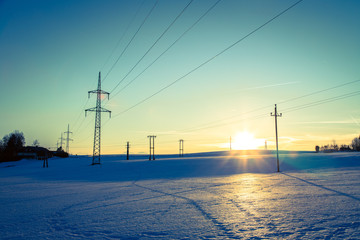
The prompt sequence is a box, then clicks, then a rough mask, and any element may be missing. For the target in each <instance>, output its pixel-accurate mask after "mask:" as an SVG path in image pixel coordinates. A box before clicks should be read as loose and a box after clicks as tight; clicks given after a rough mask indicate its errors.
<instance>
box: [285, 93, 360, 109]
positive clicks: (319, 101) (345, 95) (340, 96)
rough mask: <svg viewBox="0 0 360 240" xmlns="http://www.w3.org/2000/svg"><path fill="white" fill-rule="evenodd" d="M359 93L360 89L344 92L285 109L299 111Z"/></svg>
mask: <svg viewBox="0 0 360 240" xmlns="http://www.w3.org/2000/svg"><path fill="white" fill-rule="evenodd" d="M359 94H360V91H355V92H351V93H346V94H342V95H339V96H336V97H331V98H326V99H322V100H318V101H315V102H310V103H306V104H302V105H298V106H295V107H289V108H285V109H284V110H283V111H284V112H293V111H297V110H300V109H304V108H308V107H313V106H318V105H321V104H325V103H329V102H334V101H338V100H341V99H345V98H349V97H354V96H357V95H359Z"/></svg>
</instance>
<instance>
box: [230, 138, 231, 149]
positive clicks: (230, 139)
mask: <svg viewBox="0 0 360 240" xmlns="http://www.w3.org/2000/svg"><path fill="white" fill-rule="evenodd" d="M230 151H231V136H230Z"/></svg>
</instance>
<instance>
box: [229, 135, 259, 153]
mask: <svg viewBox="0 0 360 240" xmlns="http://www.w3.org/2000/svg"><path fill="white" fill-rule="evenodd" d="M231 145H232V146H231V147H232V149H234V150H253V149H258V148H259V147H260V146H263V145H264V141H263V140H262V139H256V138H254V134H252V133H249V132H247V131H243V132H239V133H237V134H236V136H235V137H234V140H233V143H232V144H231Z"/></svg>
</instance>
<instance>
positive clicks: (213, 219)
mask: <svg viewBox="0 0 360 240" xmlns="http://www.w3.org/2000/svg"><path fill="white" fill-rule="evenodd" d="M134 185H135V186H137V187H139V188H143V189H147V190H149V191H152V192H156V193H160V194H162V195H163V196H171V197H174V198H179V199H182V200H185V201H186V202H188V203H189V204H190V205H192V206H193V207H194V208H195V209H196V210H198V212H200V213H201V215H202V216H203V217H204V218H205V219H207V220H208V221H211V222H212V223H213V225H214V226H215V227H217V228H218V229H219V230H220V231H222V232H223V234H222V236H226V237H228V238H231V239H240V238H241V237H239V236H236V235H235V234H234V233H233V229H229V228H228V227H227V226H226V225H225V224H224V223H222V222H220V221H219V220H218V219H217V218H216V217H213V216H212V215H211V214H210V213H208V212H206V211H205V210H204V208H203V207H201V205H200V204H199V203H197V202H196V201H195V200H193V199H191V198H187V197H184V196H180V195H177V194H176V193H167V192H164V191H160V190H156V189H153V188H149V187H145V186H142V185H139V184H137V183H135V184H134Z"/></svg>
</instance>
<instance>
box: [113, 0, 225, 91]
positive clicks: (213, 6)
mask: <svg viewBox="0 0 360 240" xmlns="http://www.w3.org/2000/svg"><path fill="white" fill-rule="evenodd" d="M221 1H222V0H218V1H216V2H215V3H214V4H213V5H212V6H211V7H210V8H209V9H208V10H207V11H206V12H205V13H204V14H202V15H201V16H200V17H199V18H198V19H197V20H196V21H195V22H194V23H193V24H192V25H191V26H190V27H189V28H188V29H186V30H185V32H183V33H182V34H181V35H180V36H179V37H178V38H177V39H176V40H175V41H174V42H173V43H172V44H171V45H170V46H169V47H168V48H167V49H165V51H163V52H162V53H161V54H160V55H159V56H158V57H157V58H156V59H155V60H154V61H152V62H151V63H150V64H149V65H148V66H147V67H146V68H145V69H144V70H143V71H141V72H140V73H139V74H138V75H137V76H136V77H135V78H133V79H132V80H131V81H130V82H128V83H127V84H126V85H125V86H124V87H123V88H121V89H120V90H119V91H118V92H117V93H115V94H114V95H113V97H112V98H114V97H115V96H117V95H118V94H119V93H120V92H122V91H123V90H124V89H125V88H127V87H128V86H129V85H130V84H132V83H133V82H134V81H135V80H136V79H137V78H138V77H140V76H141V75H142V74H143V73H144V72H145V71H146V70H147V69H149V68H150V67H151V66H152V65H153V64H154V63H155V62H157V61H158V60H159V59H160V58H161V57H162V56H163V55H164V54H165V53H166V52H167V51H169V50H170V48H172V47H173V46H174V45H175V44H176V43H177V42H178V41H179V40H180V39H181V38H183V37H184V36H185V35H186V34H187V33H188V32H189V31H190V30H191V29H192V28H193V27H195V25H196V24H198V23H199V22H200V21H201V20H202V19H203V18H204V17H205V16H206V15H207V14H208V13H209V12H210V11H211V10H212V9H213V8H215V6H216V5H217V4H218V3H219V2H221Z"/></svg>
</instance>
